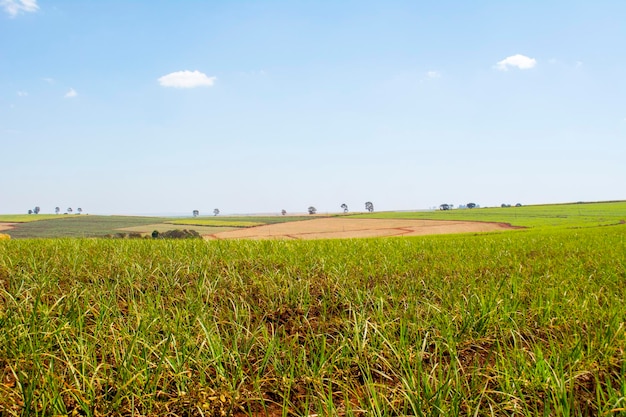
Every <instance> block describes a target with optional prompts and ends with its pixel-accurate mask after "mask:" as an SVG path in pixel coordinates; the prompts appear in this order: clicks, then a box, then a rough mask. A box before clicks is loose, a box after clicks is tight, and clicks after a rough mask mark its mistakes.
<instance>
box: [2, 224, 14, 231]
mask: <svg viewBox="0 0 626 417" xmlns="http://www.w3.org/2000/svg"><path fill="white" fill-rule="evenodd" d="M16 224H17V223H0V230H11V229H13V227H14V226H15V225H16Z"/></svg>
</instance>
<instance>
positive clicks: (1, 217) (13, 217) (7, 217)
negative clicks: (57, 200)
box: [0, 214, 75, 223]
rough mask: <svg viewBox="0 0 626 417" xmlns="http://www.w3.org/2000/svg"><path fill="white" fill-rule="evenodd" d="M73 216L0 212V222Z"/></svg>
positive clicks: (25, 221) (69, 215)
mask: <svg viewBox="0 0 626 417" xmlns="http://www.w3.org/2000/svg"><path fill="white" fill-rule="evenodd" d="M74 216H75V215H72V214H0V223H30V222H36V221H39V220H51V219H61V218H66V217H74Z"/></svg>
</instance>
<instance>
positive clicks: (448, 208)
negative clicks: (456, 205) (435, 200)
mask: <svg viewBox="0 0 626 417" xmlns="http://www.w3.org/2000/svg"><path fill="white" fill-rule="evenodd" d="M439 210H450V204H445V203H444V204H442V205H440V206H439Z"/></svg>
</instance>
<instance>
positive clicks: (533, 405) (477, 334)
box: [0, 209, 626, 416]
mask: <svg viewBox="0 0 626 417" xmlns="http://www.w3.org/2000/svg"><path fill="white" fill-rule="evenodd" d="M511 210H512V209H511ZM443 214H447V213H443ZM574 214H575V213H574ZM620 215H621V214H620ZM620 215H618V216H617V217H620ZM546 221H547V222H548V223H549V222H550V220H546ZM576 224H579V223H576ZM625 237H626V225H623V224H617V225H615V226H610V227H595V228H590V227H589V228H578V229H571V228H565V227H560V228H541V227H537V228H536V229H530V230H525V231H522V232H511V233H497V234H482V235H465V236H462V235H453V236H427V237H417V238H386V239H361V240H321V241H211V242H206V241H162V240H137V241H126V240H93V239H48V240H29V239H20V240H10V241H0V414H2V415H7V416H17V415H46V416H52V415H86V416H101V415H169V416H174V415H185V416H196V415H197V416H225V415H236V416H243V415H249V416H258V415H266V414H267V415H271V416H278V415H281V416H288V415H293V416H296V415H297V416H318V415H319V416H322V415H323V416H331V415H335V416H337V415H339V416H402V415H415V416H436V415H440V416H451V415H452V416H454V415H463V416H492V415H502V416H504V415H519V416H528V415H550V416H552V415H554V416H576V415H589V416H591V415H602V416H615V415H626V351H625V349H626V323H625V322H626V303H625V302H624V300H625V299H626V239H625Z"/></svg>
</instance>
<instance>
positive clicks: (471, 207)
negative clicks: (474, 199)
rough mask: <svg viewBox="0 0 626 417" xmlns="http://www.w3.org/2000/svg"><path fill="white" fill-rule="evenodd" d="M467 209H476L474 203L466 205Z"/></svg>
mask: <svg viewBox="0 0 626 417" xmlns="http://www.w3.org/2000/svg"><path fill="white" fill-rule="evenodd" d="M467 208H468V209H473V208H476V203H467Z"/></svg>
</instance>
